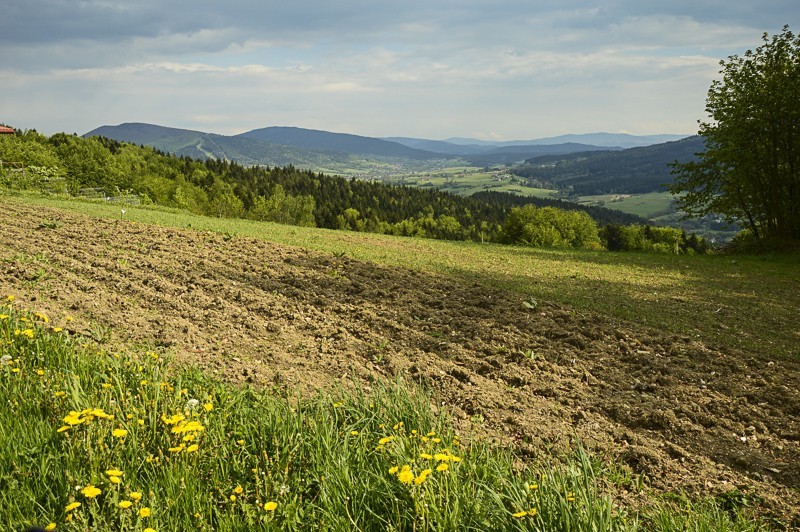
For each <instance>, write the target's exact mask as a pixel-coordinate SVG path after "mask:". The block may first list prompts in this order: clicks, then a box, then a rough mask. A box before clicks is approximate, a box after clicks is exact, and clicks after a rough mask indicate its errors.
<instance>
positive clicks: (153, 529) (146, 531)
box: [142, 527, 156, 532]
mask: <svg viewBox="0 0 800 532" xmlns="http://www.w3.org/2000/svg"><path fill="white" fill-rule="evenodd" d="M142 532H156V529H155V528H150V527H147V528H145V529H144V530H142Z"/></svg>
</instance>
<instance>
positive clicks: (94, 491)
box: [81, 484, 102, 499]
mask: <svg viewBox="0 0 800 532" xmlns="http://www.w3.org/2000/svg"><path fill="white" fill-rule="evenodd" d="M81 493H82V494H83V496H84V497H86V498H87V499H94V498H95V497H97V496H98V495H100V494H101V493H102V490H101V489H100V488H96V487H94V486H92V485H91V484H89V485H87V486H86V487H85V488H83V489H82V490H81Z"/></svg>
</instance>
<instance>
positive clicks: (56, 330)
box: [53, 327, 64, 333]
mask: <svg viewBox="0 0 800 532" xmlns="http://www.w3.org/2000/svg"><path fill="white" fill-rule="evenodd" d="M63 330H64V329H62V328H61V327H53V332H54V333H60V332H61V331H63Z"/></svg>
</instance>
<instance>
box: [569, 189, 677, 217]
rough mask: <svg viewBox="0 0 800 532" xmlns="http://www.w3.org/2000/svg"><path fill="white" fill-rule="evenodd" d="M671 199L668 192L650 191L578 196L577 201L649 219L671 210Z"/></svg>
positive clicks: (671, 196)
mask: <svg viewBox="0 0 800 532" xmlns="http://www.w3.org/2000/svg"><path fill="white" fill-rule="evenodd" d="M672 201H673V195H672V194H671V193H669V192H650V193H647V194H602V195H597V196H580V197H579V198H578V200H577V203H580V204H582V205H596V206H599V207H605V208H606V209H614V210H618V211H622V212H627V213H629V214H636V215H637V216H641V217H642V218H647V219H650V218H654V217H656V216H661V215H664V214H666V213H668V212H670V211H671V210H673V209H672Z"/></svg>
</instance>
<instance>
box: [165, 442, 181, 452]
mask: <svg viewBox="0 0 800 532" xmlns="http://www.w3.org/2000/svg"><path fill="white" fill-rule="evenodd" d="M183 448H184V445H183V444H180V445H178V446H177V447H170V448H169V449H167V450H168V451H169V452H171V453H179V452H181V451H182V450H183Z"/></svg>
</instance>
